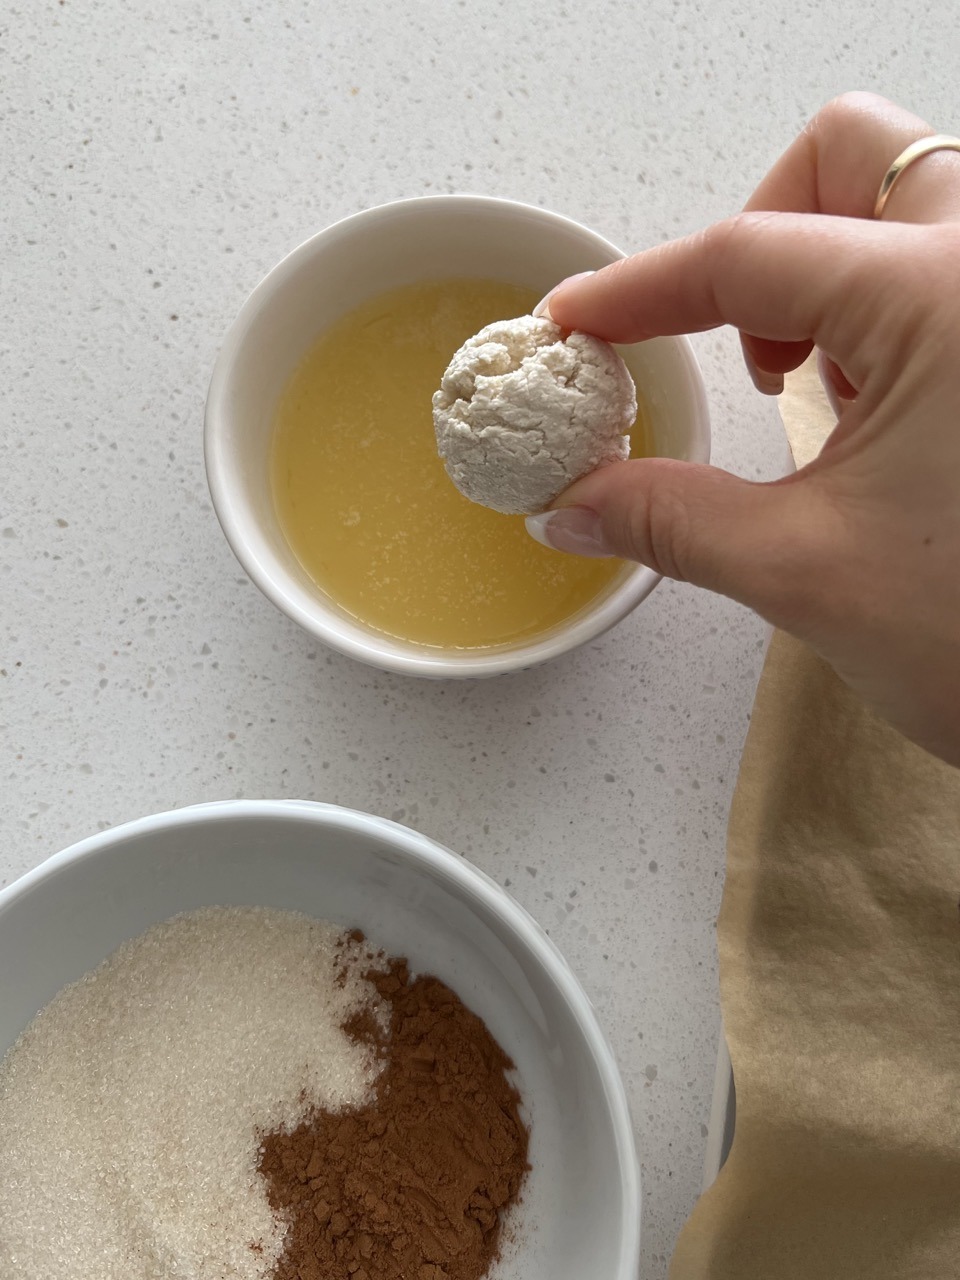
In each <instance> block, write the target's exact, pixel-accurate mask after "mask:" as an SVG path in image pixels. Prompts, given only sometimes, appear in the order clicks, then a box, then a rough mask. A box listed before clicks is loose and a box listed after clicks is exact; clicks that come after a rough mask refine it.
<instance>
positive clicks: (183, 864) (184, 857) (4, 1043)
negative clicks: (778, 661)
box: [0, 801, 640, 1280]
mask: <svg viewBox="0 0 960 1280" xmlns="http://www.w3.org/2000/svg"><path fill="white" fill-rule="evenodd" d="M211 905H227V906H264V907H279V908H286V909H290V910H297V911H305V912H307V913H308V914H309V915H312V916H315V917H318V918H320V919H325V920H332V921H335V922H337V923H339V924H343V925H350V926H358V927H359V928H361V929H363V930H364V931H365V932H366V933H367V934H368V936H369V937H370V939H371V941H373V942H375V943H376V944H378V945H380V946H383V947H385V948H386V949H387V950H388V951H390V952H392V953H394V954H397V955H405V956H408V957H409V959H410V961H411V963H412V965H413V967H414V969H416V970H422V971H429V972H431V973H434V974H437V975H438V976H439V977H440V978H442V979H443V980H444V981H445V982H447V983H449V985H450V986H451V987H453V988H454V989H455V990H456V991H457V992H458V994H459V995H460V996H461V997H462V998H463V999H464V1000H465V1001H466V1003H467V1004H468V1005H469V1006H470V1007H471V1008H472V1009H474V1010H475V1011H476V1012H477V1013H478V1014H480V1016H481V1017H482V1018H484V1020H485V1021H486V1022H487V1024H488V1026H489V1027H490V1029H491V1031H492V1032H493V1034H494V1035H495V1036H496V1037H497V1039H498V1040H499V1041H500V1043H501V1044H502V1045H503V1047H504V1049H505V1050H506V1051H507V1053H508V1054H509V1055H510V1057H511V1058H512V1059H513V1061H514V1062H515V1063H516V1067H517V1077H518V1085H519V1088H520V1090H521V1093H522V1096H523V1098H524V1101H525V1106H526V1112H527V1117H528V1119H529V1120H530V1123H531V1147H530V1159H531V1164H532V1166H533V1167H532V1170H531V1173H530V1175H529V1178H528V1181H527V1184H526V1189H525V1192H524V1199H523V1204H522V1206H521V1208H520V1210H519V1213H518V1217H517V1219H516V1225H517V1230H516V1231H515V1232H514V1233H511V1234H512V1235H514V1236H515V1239H514V1240H513V1241H512V1242H510V1241H508V1244H507V1248H506V1250H505V1254H504V1257H503V1259H502V1261H501V1263H500V1266H499V1270H498V1275H499V1277H500V1280H584V1277H589V1280H635V1278H636V1274H637V1268H638V1261H639V1247H640V1185H639V1174H638V1168H637V1159H636V1152H635V1149H634V1142H633V1132H632V1127H631V1123H630V1117H629V1114H628V1109H627V1103H626V1098H625V1096H624V1091H623V1086H622V1083H621V1081H620V1077H619V1075H618V1073H617V1068H616V1065H615V1063H614V1060H613V1057H612V1054H611V1052H610V1049H609V1047H608V1045H607V1043H606V1040H605V1039H604V1036H603V1033H602V1032H601V1030H600V1027H599V1026H598V1024H597V1020H596V1017H595V1015H594V1013H593V1010H592V1008H591V1006H590V1004H589V1002H588V1000H587V998H586V996H585V995H584V993H583V990H582V988H581V987H580V985H579V984H578V982H577V980H576V978H575V977H574V976H573V974H572V972H571V971H570V969H569V968H568V967H567V964H566V962H565V961H564V960H563V958H562V956H561V955H560V953H559V952H558V951H557V949H556V947H555V946H554V945H553V943H552V942H551V941H550V940H549V938H547V936H546V934H544V933H543V931H542V930H541V929H540V927H539V926H538V925H537V924H536V923H535V921H534V920H532V919H531V917H530V916H529V915H527V913H526V912H525V911H524V910H523V909H522V908H521V907H520V906H519V905H518V904H517V903H516V902H514V900H513V899H512V898H511V897H510V895H509V894H508V893H506V891H505V890H503V889H501V888H500V886H499V885H497V884H495V883H494V882H493V881H492V880H490V879H489V878H488V877H487V876H485V875H483V874H482V873H481V872H480V871H478V870H477V869H476V868H475V867H473V866H471V865H470V864H469V863H467V862H465V861H464V860H463V859H461V858H459V857H457V856H456V855H454V854H452V853H450V852H449V851H448V850H446V849H443V848H441V847H440V846H439V845H437V844H434V843H433V841H431V840H428V839H427V838H426V837H424V836H421V835H418V834H417V833H416V832H414V831H410V830H409V829H407V828H406V827H401V826H398V825H397V824H396V823H393V822H388V821H386V820H385V819H383V818H376V817H371V816H370V815H367V814H362V813H356V812H353V811H352V810H348V809H340V808H338V807H336V806H334V805H322V804H309V803H306V802H299V801H235V802H229V803H224V804H205V805H199V806H197V807H196V808H192V809H181V810H178V811H176V812H173V813H163V814H158V815H157V816H156V817H151V818H144V819H141V820H140V821H138V822H132V823H128V824H127V825H125V826H122V827H117V828H115V829H113V830H111V831H106V832H104V833H102V834H101V835H97V836H93V837H91V838H90V839H88V840H83V841H81V842H80V843H79V844H76V845H74V846H73V847H72V848H70V849H67V850H66V851H65V852H64V853H60V854H57V855H56V856H55V857H53V858H50V859H49V860H48V861H47V862H45V863H44V864H43V865H42V866H41V867H39V868H38V869H37V870H36V871H33V872H31V873H30V874H28V875H26V876H24V877H23V878H22V879H21V880H19V881H17V882H16V883H15V884H13V885H11V886H10V887H9V888H7V889H6V890H4V891H3V892H0V1055H2V1054H3V1053H4V1052H6V1050H7V1049H8V1048H9V1047H10V1046H11V1045H12V1044H13V1042H14V1041H15V1040H16V1038H17V1036H18V1035H19V1033H20V1032H21V1031H22V1030H23V1028H24V1027H25V1026H26V1024H27V1023H28V1022H29V1021H30V1019H31V1018H32V1017H33V1016H34V1014H36V1013H37V1011H38V1010H39V1009H40V1008H41V1007H42V1006H43V1005H44V1004H46V1003H47V1001H49V1000H50V999H51V997H52V996H54V995H55V994H56V992H57V991H58V990H59V989H60V988H61V987H62V986H64V984H66V983H68V982H72V981H74V980H76V979H77V978H79V977H80V976H81V975H82V974H83V973H85V972H86V971H87V970H89V969H91V968H93V967H94V966H95V965H97V964H98V963H99V962H100V961H101V960H103V959H104V957H105V956H107V955H108V954H109V953H110V952H111V951H112V950H114V948H115V947H117V946H118V945H119V944H120V943H121V942H122V941H124V940H125V939H127V938H131V937H134V936H136V935H137V934H139V933H141V932H142V931H143V930H144V929H146V928H148V927H149V926H150V925H152V924H155V923H156V922H158V921H160V920H164V919H166V918H168V917H169V916H172V915H175V914H176V913H177V912H179V911H188V910H192V909H194V908H197V907H202V906H211Z"/></svg>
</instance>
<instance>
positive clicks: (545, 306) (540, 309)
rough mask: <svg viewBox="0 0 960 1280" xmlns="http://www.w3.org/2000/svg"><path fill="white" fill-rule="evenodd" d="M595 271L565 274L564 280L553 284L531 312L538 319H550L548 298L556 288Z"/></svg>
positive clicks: (581, 278) (593, 273)
mask: <svg viewBox="0 0 960 1280" xmlns="http://www.w3.org/2000/svg"><path fill="white" fill-rule="evenodd" d="M596 274H597V273H596V272H595V271H578V272H577V274H576V275H574V276H567V278H566V279H565V280H561V281H560V283H559V284H555V285H554V286H553V288H552V289H551V290H550V292H549V293H548V294H546V296H545V297H543V298H541V299H540V301H539V302H538V303H537V305H536V306H535V307H534V308H533V314H534V315H535V316H536V317H537V319H538V320H552V319H553V316H552V315H551V314H550V299H551V298H552V297H553V295H554V294H555V293H556V292H557V290H558V289H563V288H565V287H566V286H567V285H568V284H573V282H574V280H585V279H586V278H587V276H595V275H596Z"/></svg>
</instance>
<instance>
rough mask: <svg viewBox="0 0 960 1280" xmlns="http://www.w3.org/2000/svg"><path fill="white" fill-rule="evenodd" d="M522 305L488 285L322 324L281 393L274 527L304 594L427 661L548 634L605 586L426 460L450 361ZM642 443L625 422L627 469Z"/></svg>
mask: <svg viewBox="0 0 960 1280" xmlns="http://www.w3.org/2000/svg"><path fill="white" fill-rule="evenodd" d="M536 302H537V298H536V296H535V295H534V294H533V293H531V292H530V290H529V289H521V288H518V287H516V286H515V285H509V284H501V283H498V282H495V281H491V280H444V281H437V282H431V283H426V284H416V285H408V286H405V287H404V288H402V289H396V290H393V291H391V292H389V293H385V294H382V295H380V296H379V297H377V298H374V299H372V300H371V301H369V302H367V303H364V304H363V305H362V306H360V307H358V308H357V309H356V310H354V311H351V312H349V313H348V314H347V315H345V316H343V317H342V318H341V319H340V320H338V321H337V322H336V323H335V324H333V325H332V326H331V327H330V328H329V329H328V330H327V331H326V332H325V333H324V334H323V335H322V337H321V338H320V340H319V341H318V342H317V344H316V346H315V347H314V348H313V350H312V351H310V353H309V354H308V355H307V357H306V358H305V359H304V361H303V363H302V364H301V365H300V367H299V368H298V369H297V370H296V372H295V373H294V375H293V377H292V378H291V380H290V382H289V384H288V386H287V388H286V390H285V391H284V393H283V396H282V397H281V400H280V403H279V406H278V408H277V413H276V419H275V423H274V436H273V459H272V466H273V477H272V478H273V491H274V501H275V503H276V508H277V513H278V515H279V519H280V524H281V527H282V529H283V532H284V534H285V536H286V538H287V540H288V542H289V543H290V546H291V548H292V549H293V551H294V553H295V554H296V556H297V558H298V560H299V561H300V563H301V565H302V566H303V568H304V569H305V570H306V572H307V573H308V574H309V576H310V577H311V578H312V579H313V581H314V582H315V583H316V585H317V586H318V587H319V588H320V590H321V591H323V592H324V593H325V594H326V595H327V596H329V597H330V598H331V599H332V600H333V601H334V602H335V603H336V604H338V605H339V606H340V607H341V608H342V609H345V610H346V611H348V612H349V613H351V614H352V615H353V616H354V617H355V618H357V619H358V620H359V621H361V622H364V623H366V624H367V625H368V626H371V627H375V628H376V629H377V630H379V631H383V632H386V633H387V634H388V635H391V636H395V637H398V638H401V639H404V640H410V641H414V642H416V643H418V644H425V645H432V646H437V647H442V648H464V649H466V648H470V649H473V648H484V647H489V646H493V645H500V644H504V643H506V642H508V641H515V640H518V639H521V638H525V637H529V636H534V635H536V634H538V633H540V632H545V631H548V630H550V629H551V628H553V627H555V626H556V625H557V624H558V623H560V622H562V621H564V619H566V618H569V617H570V616H571V615H572V614H575V613H577V612H579V611H580V610H581V609H583V607H584V606H585V605H586V604H588V603H589V602H590V601H591V600H593V599H594V598H595V597H596V596H597V595H598V594H600V593H601V592H603V591H604V590H605V589H606V588H607V587H608V586H609V584H610V583H611V581H612V580H613V579H614V578H615V577H616V576H617V575H618V574H619V573H620V571H621V569H622V567H623V565H622V562H621V561H619V560H586V559H582V558H580V557H577V556H569V555H564V554H562V553H560V552H557V551H551V550H549V549H547V548H546V547H541V546H539V545H538V544H537V543H536V542H534V541H533V539H532V538H531V537H530V536H529V535H528V534H527V532H526V531H525V529H524V527H523V518H522V517H521V516H505V515H501V514H500V513H499V512H496V511H491V510H489V509H488V508H486V507H481V506H478V505H477V504H476V503H473V502H470V501H469V500H468V499H466V498H464V497H463V496H462V495H461V494H460V493H458V491H457V490H456V489H455V488H454V486H453V483H452V482H451V480H450V479H449V478H448V476H447V474H446V472H445V471H444V469H443V463H442V462H441V461H440V459H439V457H438V456H437V449H436V442H435V439H434V432H433V420H432V417H431V403H430V402H431V397H432V395H433V393H434V391H435V390H436V389H437V387H439V385H440V378H441V376H442V374H443V371H444V369H445V368H446V367H447V364H448V363H449V361H450V358H451V356H452V355H453V353H454V351H456V349H457V348H458V347H459V346H460V345H461V344H462V343H463V342H464V341H465V340H466V339H467V338H468V337H470V335H471V334H474V333H476V332H477V330H478V329H481V328H483V326H484V325H486V324H489V323H490V322H491V321H493V320H499V319H503V318H504V317H507V316H514V315H522V314H523V313H524V312H528V311H529V310H530V308H531V307H532V306H533V305H535V303H536ZM642 436H643V432H642V424H641V423H640V422H639V421H638V423H637V427H636V428H635V430H634V437H633V445H634V453H636V452H638V446H642V443H643V440H642ZM639 451H641V452H642V448H641V449H640V450H639Z"/></svg>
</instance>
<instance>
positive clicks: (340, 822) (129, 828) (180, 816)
mask: <svg viewBox="0 0 960 1280" xmlns="http://www.w3.org/2000/svg"><path fill="white" fill-rule="evenodd" d="M238 819H239V820H241V821H244V820H250V819H261V820H262V819H269V820H272V821H279V822H281V823H285V822H292V823H306V824H307V825H319V826H324V827H328V828H332V829H334V830H341V831H351V832H354V833H358V834H361V835H364V836H367V837H370V838H372V839H374V840H378V841H380V842H382V843H386V844H387V845H389V846H390V847H391V849H392V850H393V851H394V852H397V853H400V854H402V855H403V856H404V857H405V858H406V859H407V860H408V861H409V862H410V863H411V864H413V865H414V866H415V867H419V868H422V869H424V870H426V871H429V872H430V873H431V874H432V875H434V876H439V878H440V879H442V880H446V881H447V882H448V883H450V884H452V885H454V886H456V887H457V888H458V889H460V890H461V891H462V892H463V893H464V895H465V896H467V897H470V898H474V899H476V900H478V901H479V902H480V903H481V904H482V905H483V906H484V908H485V909H486V910H487V911H488V912H489V913H490V914H492V915H493V916H495V917H496V918H497V919H498V921H499V922H500V923H501V924H502V925H504V926H505V927H506V928H507V929H508V930H509V932H510V933H511V934H512V936H513V937H514V938H516V939H517V941H518V942H520V943H521V944H522V945H523V947H524V948H525V949H526V950H527V951H528V952H529V953H531V954H532V956H533V958H534V960H535V961H536V962H537V963H538V964H539V965H540V967H541V969H542V970H543V972H544V973H545V974H546V976H547V977H548V978H549V979H550V981H551V982H552V984H553V986H554V988H555V989H556V990H557V991H558V992H559V994H560V995H561V997H562V998H563V1000H564V1003H565V1004H566V1006H567V1008H568V1009H569V1011H570V1012H571V1014H572V1015H573V1018H574V1021H575V1024H576V1026H577V1029H578V1031H579V1033H580V1035H581V1036H582V1037H583V1040H584V1043H585V1045H586V1048H587V1050H588V1052H589V1054H590V1057H591V1058H592V1060H593V1062H594V1064H595V1066H596V1068H597V1072H598V1074H599V1077H600V1082H601V1087H602V1092H603V1099H604V1103H605V1106H606V1108H607V1113H608V1115H609V1116H610V1122H611V1127H612V1130H613V1135H614V1143H615V1148H616V1155H617V1164H618V1173H619V1178H620V1216H621V1229H620V1233H619V1234H620V1243H619V1250H618V1257H617V1268H616V1271H615V1273H613V1274H612V1275H611V1276H610V1280H635V1277H636V1271H637V1267H638V1266H639V1260H640V1235H641V1211H642V1192H641V1185H640V1164H639V1157H638V1154H637V1149H636V1142H635V1140H634V1130H633V1122H632V1119H631V1116H630V1108H629V1103H628V1101H627V1094H626V1089H625V1087H624V1083H623V1079H622V1076H621V1074H620V1071H619V1069H618V1067H617V1064H616V1059H615V1057H614V1054H613V1050H612V1048H611V1047H610V1044H609V1042H608V1040H607V1037H606V1035H605V1033H604V1031H603V1029H602V1027H601V1025H600V1021H599V1019H598V1017H597V1014H596V1011H595V1010H594V1008H593V1005H592V1004H591V1003H590V1000H589V997H588V996H587V994H586V992H585V991H584V989H583V987H582V986H581V984H580V981H579V979H578V978H577V977H576V975H575V974H574V972H573V970H572V969H571V968H570V965H569V964H568V962H567V960H566V959H565V958H564V956H563V954H562V953H561V951H560V949H559V947H558V946H557V945H556V943H555V942H554V941H553V939H552V938H550V937H549V936H548V935H547V934H546V933H545V932H544V930H543V928H542V927H541V925H540V924H538V922H537V921H536V920H535V919H534V917H533V916H532V915H531V914H530V913H529V912H528V911H527V910H526V908H525V907H522V906H521V905H520V903H519V902H518V901H517V900H516V899H515V898H514V897H513V896H512V895H511V894H510V893H508V891H507V890H506V889H505V888H504V887H503V886H502V885H501V884H498V883H497V881H496V880H494V879H493V878H492V877H491V876H489V875H487V874H486V872H484V871H482V870H481V869H480V868H479V867H477V866H475V865H474V864H473V863H472V862H470V861H468V859H466V858H464V857H462V856H461V855H459V854H456V853H454V852H453V851H452V850H451V849H448V848H446V846H444V845H442V844H439V843H438V842H437V841H435V840H433V839H431V838H430V837H429V836H425V835H422V834H421V833H420V832H418V831H414V830H413V829H412V828H411V827H406V826H403V825H402V824H401V823H399V822H394V821H392V820H391V819H389V818H381V817H378V816H377V815H375V814H371V813H364V812H362V811H361V810H358V809H348V808H344V807H343V806H341V805H336V804H329V803H325V802H321V801H314V800H219V801H216V800H215V801H207V802H205V803H203V804H196V805H189V806H186V807H184V808H182V809H171V810H166V811H164V812H162V813H155V814H151V815H149V816H147V817H143V818H136V819H134V820H132V821H130V822H124V823H121V824H120V825H119V826H116V827H110V828H108V829H107V830H106V831H101V832H98V833H97V834H96V835H92V836H87V837H85V838H84V839H82V840H79V841H77V842H76V843H74V844H72V845H69V846H68V847H67V848H66V849H63V850H61V851H60V852H59V853H55V854H53V855H52V856H50V857H49V858H47V859H46V860H45V861H44V862H42V863H40V865H39V866H37V867H34V868H33V869H32V870H30V871H27V872H25V873H24V875H22V876H20V877H19V878H18V879H16V880H15V881H14V882H13V883H12V884H10V885H7V887H6V888H4V889H0V918H2V916H3V915H4V914H5V913H6V912H7V911H9V910H10V909H11V908H12V907H14V906H15V904H16V902H17V901H18V899H20V898H23V897H25V896H26V895H27V894H29V893H30V892H32V891H33V890H34V889H36V888H37V887H38V886H39V885H41V884H43V883H44V882H45V881H48V880H52V879H54V878H55V877H56V876H57V875H58V874H59V873H60V872H62V871H63V870H65V869H66V868H67V867H71V866H75V865H77V864H79V863H82V862H85V861H87V860H90V859H94V858H96V857H97V856H98V855H100V854H102V853H104V852H106V851H107V850H109V849H113V848H115V847H117V846H120V845H123V844H124V843H125V842H126V841H128V840H130V839H136V838H138V837H141V836H143V835H147V834H151V833H154V832H157V831H164V830H165V831H175V830H179V829H184V828H189V827H203V826H206V825H207V824H208V823H211V824H213V823H218V822H224V821H236V820H238ZM79 976H80V975H79V974H78V975H77V977H79ZM38 1012H39V1010H38Z"/></svg>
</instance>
